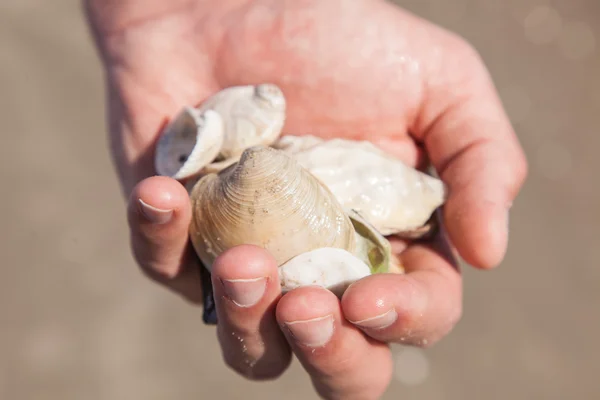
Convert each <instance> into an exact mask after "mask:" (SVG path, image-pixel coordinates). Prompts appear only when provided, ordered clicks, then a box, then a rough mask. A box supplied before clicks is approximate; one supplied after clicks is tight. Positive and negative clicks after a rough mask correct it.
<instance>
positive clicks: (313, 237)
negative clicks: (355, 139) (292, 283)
mask: <svg viewBox="0 0 600 400" xmlns="http://www.w3.org/2000/svg"><path fill="white" fill-rule="evenodd" d="M190 198H191V201H192V210H193V217H192V222H191V225H190V239H191V242H192V244H193V246H194V249H195V250H196V252H197V254H198V256H199V257H200V259H201V260H202V262H203V263H204V265H205V266H206V267H207V268H208V269H209V270H210V269H211V267H212V264H213V262H214V260H215V258H216V257H218V256H219V255H220V254H221V253H222V252H223V251H225V250H227V249H229V248H231V247H234V246H237V245H241V244H253V245H257V246H260V247H263V248H265V249H266V250H267V251H269V252H270V254H271V255H272V256H273V257H275V260H276V261H277V264H278V265H281V264H283V263H284V262H286V261H288V260H290V259H291V258H292V257H295V256H297V255H299V254H302V253H305V252H308V251H311V250H314V249H318V248H322V247H334V248H340V249H345V250H347V251H349V252H351V253H352V252H354V249H355V245H356V244H355V240H356V238H355V230H354V227H353V225H352V222H351V221H350V218H349V217H348V215H347V214H346V213H345V212H344V210H343V208H342V207H341V205H340V204H339V203H338V202H337V200H336V199H335V197H334V195H333V194H332V193H331V192H330V191H329V189H327V187H326V186H324V185H323V184H321V183H320V182H319V181H318V180H317V179H316V178H315V177H314V176H313V175H311V174H310V173H309V172H308V171H306V170H305V169H303V168H302V167H301V166H300V165H299V164H298V163H297V162H296V161H295V160H294V159H293V158H292V157H291V156H289V155H287V154H285V153H284V152H282V151H279V150H276V149H273V148H270V147H264V146H254V147H251V148H249V149H247V150H245V151H244V152H243V154H242V156H241V158H240V160H239V162H238V163H236V164H234V165H232V166H230V167H228V168H226V169H224V170H222V171H220V172H219V173H218V174H209V175H206V176H204V177H202V178H201V179H200V180H199V181H198V182H197V183H196V185H195V186H194V187H193V189H192V191H191V193H190Z"/></svg>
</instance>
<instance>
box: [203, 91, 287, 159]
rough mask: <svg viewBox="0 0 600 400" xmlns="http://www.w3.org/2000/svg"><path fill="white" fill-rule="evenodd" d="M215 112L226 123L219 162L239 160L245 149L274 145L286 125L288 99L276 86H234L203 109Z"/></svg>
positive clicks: (204, 105)
mask: <svg viewBox="0 0 600 400" xmlns="http://www.w3.org/2000/svg"><path fill="white" fill-rule="evenodd" d="M208 109H211V110H215V111H216V112H218V113H219V115H221V118H222V119H223V124H224V136H225V137H224V140H223V145H222V147H221V150H220V152H219V157H218V160H216V161H222V160H227V159H235V160H237V159H239V156H240V155H241V154H242V152H243V151H244V150H246V149H247V148H249V147H252V146H257V145H265V146H269V145H271V144H272V143H273V142H274V141H275V140H276V139H277V138H278V137H279V135H280V134H281V130H282V129H283V125H284V123H285V115H286V99H285V96H284V95H283V92H282V91H281V89H280V88H279V87H278V86H277V85H274V84H270V83H263V84H259V85H246V86H233V87H229V88H226V89H223V90H221V91H219V92H217V93H216V94H214V95H212V96H211V97H209V98H208V99H206V100H205V101H204V102H203V103H202V104H201V105H200V106H199V110H200V111H201V112H202V111H205V110H208Z"/></svg>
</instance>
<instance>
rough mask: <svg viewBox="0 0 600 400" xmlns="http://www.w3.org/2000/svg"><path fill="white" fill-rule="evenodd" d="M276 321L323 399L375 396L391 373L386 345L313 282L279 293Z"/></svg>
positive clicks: (367, 397) (384, 385) (389, 356)
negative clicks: (348, 318) (352, 320)
mask: <svg viewBox="0 0 600 400" xmlns="http://www.w3.org/2000/svg"><path fill="white" fill-rule="evenodd" d="M277 321H278V322H279V324H280V326H281V328H282V331H283V332H284V333H285V335H286V337H287V339H288V341H289V343H290V344H291V346H292V349H293V350H294V353H295V354H296V356H297V357H298V359H299V360H300V362H301V363H302V365H303V366H304V368H305V369H306V370H307V372H308V373H309V374H310V376H311V379H312V382H313V384H314V386H315V389H316V390H317V391H318V393H319V394H320V395H321V396H322V397H323V398H326V399H348V400H351V399H379V398H380V396H381V395H382V394H383V392H384V391H385V390H386V388H387V386H388V384H389V382H390V380H391V373H392V360H391V354H390V350H389V348H388V346H387V345H385V344H383V343H380V342H376V341H373V340H371V339H370V338H368V337H366V336H365V335H363V334H362V333H361V332H360V331H359V330H358V329H356V328H355V327H354V326H352V325H351V324H350V323H348V322H347V321H346V320H345V319H344V317H343V315H342V310H341V307H340V303H339V301H338V299H337V297H336V296H335V295H333V293H331V292H329V291H327V290H325V289H322V288H318V287H303V288H299V289H295V290H293V291H292V292H290V293H287V294H286V295H285V296H283V297H282V299H281V300H280V302H279V304H278V306H277Z"/></svg>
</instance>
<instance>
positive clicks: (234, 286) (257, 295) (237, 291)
mask: <svg viewBox="0 0 600 400" xmlns="http://www.w3.org/2000/svg"><path fill="white" fill-rule="evenodd" d="M221 283H222V284H223V289H224V290H225V294H226V295H227V297H229V299H230V300H231V301H233V302H234V303H235V304H236V305H237V306H238V307H244V308H246V307H252V306H253V305H255V304H256V303H258V302H259V301H260V299H261V298H262V297H263V295H264V294H265V290H266V289H267V278H256V279H221Z"/></svg>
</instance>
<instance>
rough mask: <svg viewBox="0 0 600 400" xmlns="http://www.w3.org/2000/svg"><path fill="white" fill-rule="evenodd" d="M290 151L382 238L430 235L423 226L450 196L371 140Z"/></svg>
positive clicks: (436, 181)
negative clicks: (382, 236) (395, 235)
mask: <svg viewBox="0 0 600 400" xmlns="http://www.w3.org/2000/svg"><path fill="white" fill-rule="evenodd" d="M297 148H298V147H297V146H289V147H288V148H287V150H284V151H287V152H289V153H290V154H291V155H292V156H293V157H294V158H295V159H296V160H297V161H298V163H299V164H300V165H302V166H303V167H304V168H306V169H307V170H308V171H310V172H311V173H312V174H313V175H314V176H315V177H317V178H318V179H319V180H320V181H321V182H323V183H324V184H325V185H326V186H327V187H328V188H329V189H330V190H331V191H332V193H333V194H334V195H335V197H336V198H337V199H338V201H339V202H340V203H341V204H342V206H343V207H344V209H345V210H346V211H348V212H349V211H350V210H355V211H357V212H358V213H360V215H361V216H362V217H363V218H364V219H366V220H367V221H368V222H369V223H370V224H372V225H373V226H374V227H375V228H376V229H377V231H379V232H380V233H381V234H382V235H386V236H387V235H392V234H400V235H402V234H406V236H410V237H412V238H415V237H419V236H420V235H421V232H422V234H425V233H426V232H428V230H427V229H423V226H424V225H426V224H427V223H428V220H429V219H430V217H431V216H432V214H433V213H434V211H435V210H436V209H437V208H438V207H440V206H441V205H442V204H443V203H444V201H445V198H446V187H445V185H444V183H443V182H442V181H441V180H439V179H437V178H435V177H433V176H431V175H427V174H425V173H423V172H421V171H418V170H416V169H414V168H411V167H409V166H408V165H406V164H404V163H403V162H402V161H400V160H398V159H395V158H393V157H392V156H390V155H388V154H386V153H385V152H383V151H382V150H380V149H379V148H377V147H376V146H375V145H373V144H372V143H370V142H367V141H351V140H345V139H333V140H328V141H323V142H321V143H316V144H314V145H311V146H309V147H307V148H305V149H303V150H299V151H295V152H294V151H293V150H290V149H297Z"/></svg>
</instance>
